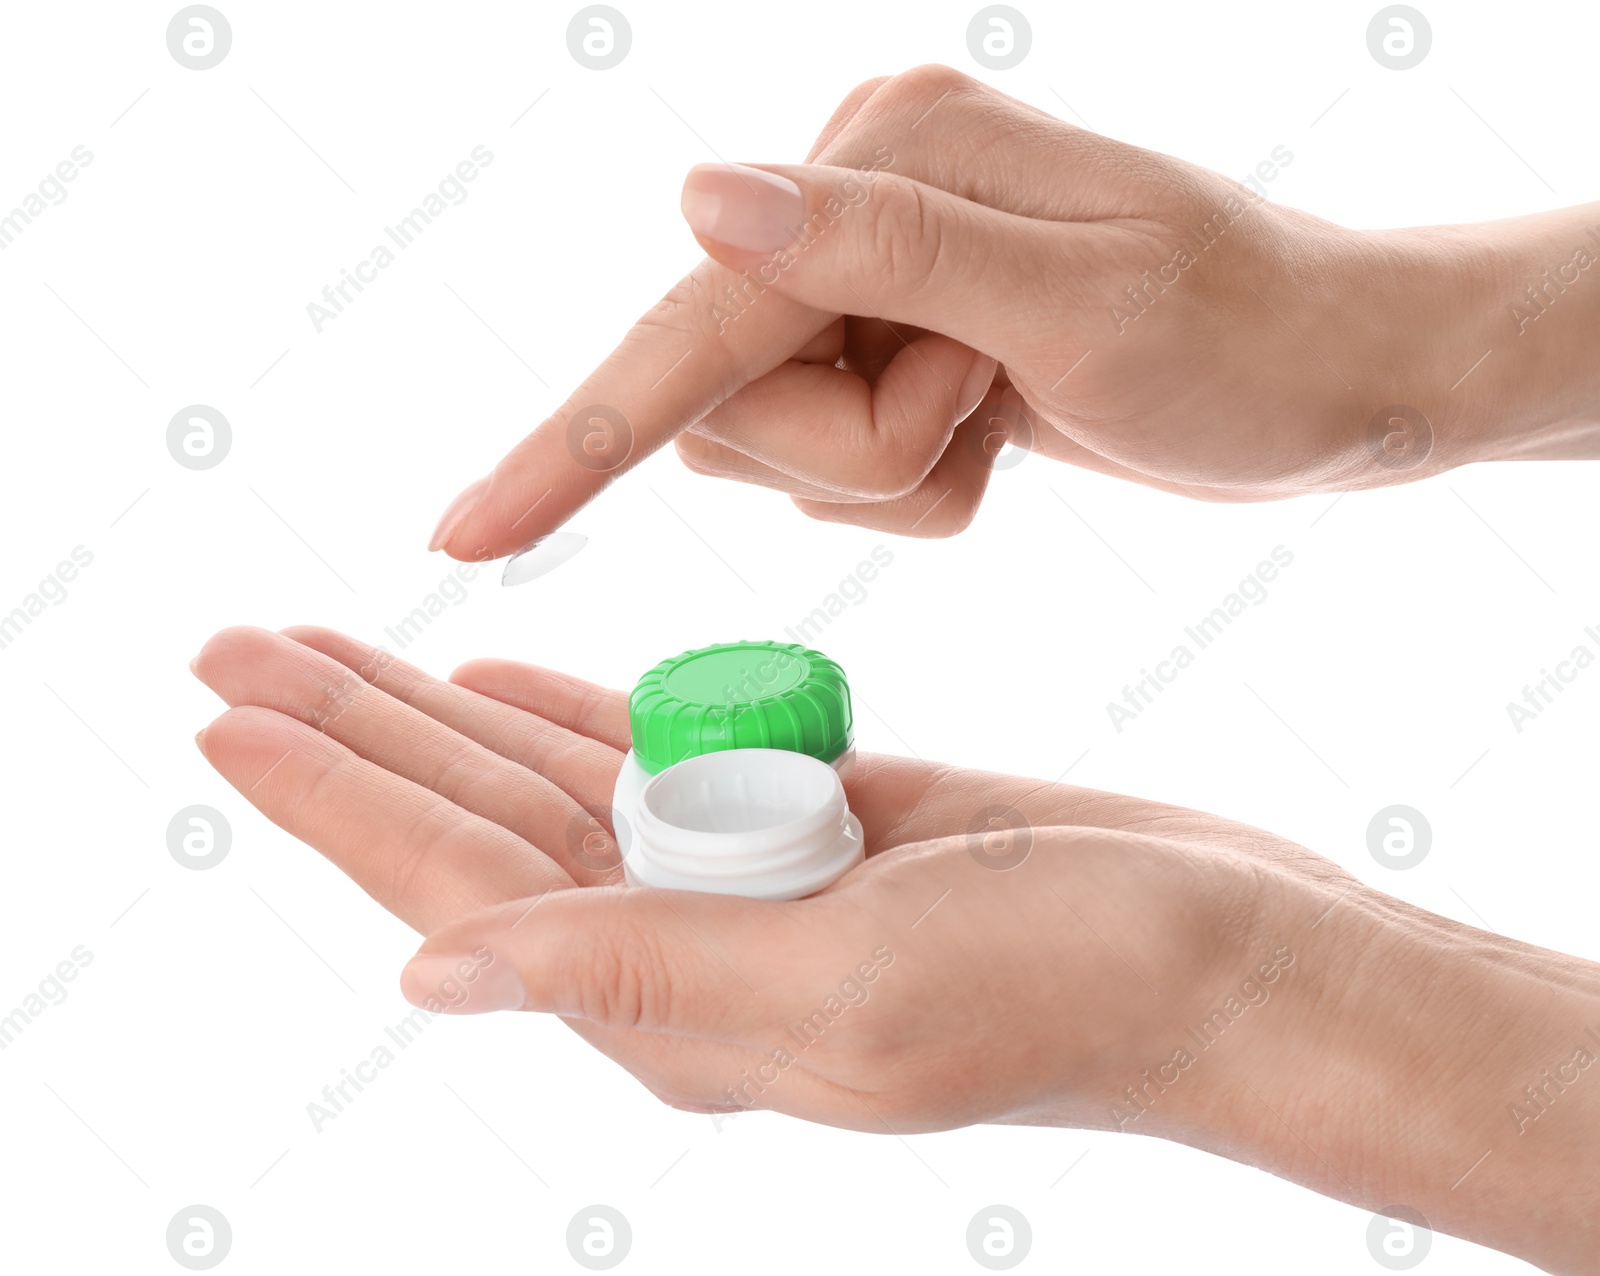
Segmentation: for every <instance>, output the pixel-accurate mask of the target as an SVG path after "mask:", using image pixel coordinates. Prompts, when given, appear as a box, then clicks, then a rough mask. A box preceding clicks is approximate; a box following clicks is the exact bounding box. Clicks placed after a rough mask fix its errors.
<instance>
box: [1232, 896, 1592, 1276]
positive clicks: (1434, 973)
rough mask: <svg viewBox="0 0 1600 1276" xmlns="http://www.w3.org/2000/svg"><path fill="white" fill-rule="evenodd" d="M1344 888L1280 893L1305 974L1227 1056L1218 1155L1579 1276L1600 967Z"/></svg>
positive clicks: (1285, 928) (1586, 1213)
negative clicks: (1252, 1039) (1245, 1044)
mask: <svg viewBox="0 0 1600 1276" xmlns="http://www.w3.org/2000/svg"><path fill="white" fill-rule="evenodd" d="M1341 890H1342V888H1334V889H1329V888H1320V889H1319V890H1318V891H1316V892H1307V891H1305V890H1304V888H1301V887H1299V885H1298V884H1294V885H1289V886H1285V887H1283V888H1282V891H1281V893H1282V894H1283V896H1284V897H1285V900H1284V907H1283V908H1281V909H1280V910H1278V911H1277V912H1276V914H1275V917H1276V920H1275V923H1274V925H1275V926H1276V927H1277V928H1278V929H1279V930H1281V931H1282V932H1283V933H1284V934H1285V935H1286V936H1289V935H1293V936H1294V937H1293V938H1286V939H1285V940H1284V942H1285V943H1287V944H1288V945H1289V946H1290V947H1291V948H1293V949H1294V951H1295V953H1296V964H1297V967H1298V969H1297V970H1296V971H1295V974H1296V975H1297V977H1298V978H1297V979H1296V980H1293V981H1286V982H1285V985H1284V988H1283V998H1282V1004H1281V1007H1280V1011H1281V1013H1280V1014H1279V1015H1277V1016H1275V1017H1274V1018H1272V1019H1271V1020H1270V1021H1265V1022H1268V1023H1270V1027H1271V1036H1270V1038H1264V1039H1263V1040H1262V1042H1261V1043H1260V1046H1259V1048H1257V1049H1255V1050H1252V1051H1251V1052H1249V1053H1248V1054H1245V1053H1243V1052H1241V1053H1240V1054H1238V1055H1237V1056H1235V1057H1233V1058H1232V1059H1230V1060H1229V1065H1230V1071H1231V1073H1232V1075H1231V1076H1230V1077H1229V1078H1227V1082H1226V1083H1225V1084H1226V1087H1227V1089H1228V1090H1229V1091H1230V1093H1229V1094H1228V1096H1227V1097H1226V1098H1225V1099H1222V1100H1220V1102H1219V1103H1218V1104H1217V1107H1216V1109H1215V1110H1214V1111H1213V1113H1212V1114H1211V1119H1212V1128H1213V1130H1214V1131H1217V1132H1219V1133H1220V1135H1221V1137H1222V1138H1223V1139H1224V1140H1226V1141H1227V1142H1229V1143H1231V1144H1232V1147H1233V1149H1234V1150H1229V1148H1227V1147H1223V1148H1218V1149H1217V1150H1221V1151H1225V1152H1226V1153H1227V1154H1228V1155H1233V1156H1235V1157H1236V1158H1237V1159H1241V1160H1245V1161H1247V1162H1250V1163H1253V1164H1257V1165H1260V1166H1261V1167H1262V1168H1265V1169H1269V1170H1271V1171H1273V1172H1275V1173H1278V1174H1281V1175H1283V1176H1285V1177H1288V1178H1291V1179H1293V1180H1295V1181H1297V1182H1301V1183H1304V1184H1305V1185H1307V1186H1309V1187H1312V1188H1314V1189H1315V1190H1317V1191H1319V1192H1324V1193H1326V1194H1328V1195H1331V1196H1335V1197H1339V1198H1340V1199H1343V1200H1346V1201H1349V1202H1350V1203H1352V1204H1355V1205H1357V1206H1359V1207H1361V1208H1365V1209H1370V1210H1373V1211H1380V1210H1383V1209H1385V1208H1387V1207H1392V1206H1406V1207H1409V1208H1410V1209H1412V1210H1416V1211H1419V1212H1420V1213H1421V1214H1422V1216H1423V1217H1425V1218H1426V1219H1427V1220H1428V1222H1429V1224H1430V1225H1431V1226H1432V1228H1433V1229H1434V1230H1436V1231H1441V1232H1447V1233H1450V1234H1453V1235H1457V1236H1462V1237H1465V1238H1467V1239H1470V1240H1474V1241H1477V1242H1479V1243H1482V1244H1485V1245H1490V1246H1494V1247H1497V1248H1500V1249H1504V1250H1507V1251H1508V1252H1513V1253H1517V1254H1519V1255H1520V1256H1522V1257H1524V1258H1528V1259H1529V1260H1531V1261H1533V1262H1536V1263H1539V1264H1541V1265H1543V1266H1546V1267H1548V1268H1550V1269H1551V1270H1555V1271H1568V1270H1586V1268H1585V1267H1584V1264H1585V1263H1592V1261H1593V1255H1594V1254H1595V1253H1597V1252H1600V1221H1597V1206H1600V1188H1597V1187H1596V1180H1595V1178H1594V1174H1593V1148H1594V1146H1595V1143H1596V1140H1597V1139H1600V968H1597V967H1595V966H1594V965H1592V964H1591V963H1587V962H1582V961H1579V960H1577V959H1573V958H1567V957H1562V956H1560V955H1558V954H1554V953H1549V952H1545V951H1543V950H1540V949H1536V948H1532V947H1530V946H1527V945H1522V944H1517V943H1514V942H1512V941H1507V940H1503V939H1500V938H1499V937H1497V936H1493V935H1488V934H1485V933H1484V932H1481V931H1477V930H1474V929H1472V928H1470V927H1466V926H1461V925H1459V924H1457V923H1453V922H1450V921H1447V920H1445V919H1442V918H1439V917H1436V916H1433V915H1431V914H1427V913H1424V912H1422V911H1421V910H1417V909H1413V908H1411V907H1409V906H1407V905H1404V904H1402V903H1400V902H1398V901H1396V900H1394V899H1391V898H1389V897H1386V896H1384V895H1382V894H1380V893H1378V892H1376V891H1373V890H1371V889H1370V888H1367V887H1365V886H1360V885H1356V886H1353V887H1351V888H1350V889H1349V891H1348V893H1344V894H1341ZM1311 895H1314V896H1315V898H1309V897H1308V896H1311ZM1292 896H1300V898H1290V897H1292ZM1213 1137H1215V1136H1213ZM1533 1220H1537V1224H1535V1223H1534V1222H1533Z"/></svg>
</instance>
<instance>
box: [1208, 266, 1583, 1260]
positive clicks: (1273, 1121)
mask: <svg viewBox="0 0 1600 1276" xmlns="http://www.w3.org/2000/svg"><path fill="white" fill-rule="evenodd" d="M1597 282H1600V281H1597ZM1284 894H1285V896H1286V901H1285V908H1284V910H1283V911H1282V912H1274V913H1273V914H1272V915H1273V916H1274V922H1273V923H1272V931H1273V933H1281V934H1282V935H1283V936H1284V940H1283V942H1285V943H1288V944H1289V945H1290V946H1291V947H1292V949H1293V950H1294V953H1295V965H1294V967H1293V968H1292V970H1291V971H1290V972H1288V974H1287V976H1286V977H1285V978H1284V979H1283V981H1282V985H1281V988H1280V989H1279V991H1278V1002H1279V1004H1278V1007H1277V1010H1276V1012H1275V1013H1273V1014H1270V1015H1269V1014H1268V1013H1267V1012H1268V1011H1270V1010H1271V1007H1270V1006H1266V1007H1263V1010H1262V1015H1261V1020H1260V1024H1259V1032H1258V1033H1257V1034H1256V1036H1255V1037H1254V1039H1253V1040H1251V1039H1247V1040H1241V1041H1240V1042H1239V1046H1240V1047H1241V1048H1239V1049H1237V1050H1234V1051H1231V1052H1226V1051H1220V1050H1219V1051H1218V1054H1219V1056H1220V1058H1219V1060H1218V1063H1219V1064H1220V1065H1221V1066H1218V1067H1216V1068H1215V1069H1214V1072H1213V1075H1212V1076H1211V1077H1210V1078H1209V1079H1208V1081H1207V1082H1206V1085H1205V1089H1204V1091H1203V1092H1201V1093H1200V1094H1197V1097H1199V1098H1201V1099H1203V1104H1204V1111H1203V1114H1202V1118H1203V1120H1204V1121H1205V1122H1206V1123H1207V1128H1206V1129H1205V1130H1204V1131H1203V1132H1201V1131H1199V1130H1198V1129H1197V1130H1196V1131H1195V1132H1194V1136H1193V1137H1191V1136H1190V1135H1189V1134H1188V1133H1185V1132H1181V1131H1180V1132H1178V1134H1177V1137H1184V1138H1185V1139H1186V1141H1190V1142H1195V1143H1199V1144H1201V1145H1202V1146H1209V1147H1211V1148H1212V1149H1213V1150H1216V1151H1219V1152H1222V1153H1224V1154H1225V1155H1230V1156H1234V1157H1235V1158H1236V1159H1239V1160H1243V1161H1246V1162H1249V1163H1251V1164H1256V1165H1259V1166H1261V1167H1262V1168H1264V1169H1268V1170H1271V1171H1272V1172H1274V1173H1277V1174H1280V1175H1282V1176H1284V1177H1286V1178H1290V1179H1293V1180H1295V1181H1297V1182H1300V1183H1303V1184H1305V1185H1306V1186H1308V1187H1311V1188H1313V1189H1315V1190H1317V1191H1319V1192H1324V1193H1326V1194H1328V1195H1330V1196H1335V1197H1338V1198H1340V1199H1343V1200H1346V1201H1349V1202H1351V1203H1352V1204H1355V1205H1358V1206H1360V1207H1361V1208H1364V1209H1370V1210H1373V1211H1375V1212H1377V1211H1381V1210H1384V1209H1386V1208H1389V1207H1395V1206H1405V1207H1409V1208H1410V1209H1412V1210H1416V1211H1419V1212H1420V1213H1421V1215H1422V1216H1423V1217H1424V1218H1426V1219H1427V1220H1428V1222H1429V1223H1430V1224H1431V1226H1432V1228H1433V1230H1435V1231H1440V1232H1447V1233H1450V1234H1453V1235H1457V1236H1462V1237H1466V1238H1468V1239H1470V1240H1474V1241H1477V1242H1479V1243H1481V1244H1485V1245H1490V1246H1493V1247H1495V1248H1498V1249H1503V1250H1506V1251H1507V1252H1510V1253H1514V1254H1517V1255H1519V1256H1521V1257H1524V1258H1527V1259H1528V1260H1530V1261H1532V1262H1535V1263H1538V1264H1540V1265H1542V1266H1544V1267H1547V1268H1548V1269H1550V1270H1552V1271H1559V1272H1582V1271H1594V1270H1600V1168H1597V1167H1600V967H1596V966H1595V965H1594V964H1592V963H1589V962H1584V961H1580V960H1578V959H1576V958H1570V957H1564V956H1561V955H1559V954H1555V953H1550V952H1547V951H1544V950H1541V949H1536V948H1533V947H1531V946H1528V945H1524V944H1519V943H1516V942H1514V941H1510V940H1505V939H1501V938H1499V937H1498V936H1495V935H1491V934H1487V933H1485V932H1482V931H1478V930H1474V929H1472V928H1470V927H1466V926H1461V925H1459V924H1457V923H1454V922H1450V921H1447V920H1445V919H1442V918H1439V917H1436V916H1433V915H1431V914H1428V913H1425V912H1422V911H1421V910H1418V909H1414V908H1411V907H1409V906H1407V905H1404V904H1401V903H1400V902H1398V901H1396V900H1393V899H1390V898H1388V897H1386V896H1384V895H1381V894H1380V893H1378V892H1376V891H1373V890H1370V889H1369V888H1367V887H1364V886H1355V887H1353V888H1351V889H1350V890H1349V891H1348V893H1347V894H1344V895H1339V894H1336V893H1332V892H1330V893H1329V894H1328V895H1327V896H1321V895H1318V896H1317V897H1316V898H1302V896H1303V894H1304V893H1303V892H1302V891H1301V890H1300V889H1299V888H1298V887H1297V888H1295V889H1293V890H1286V891H1285V892H1284ZM1288 896H1294V898H1293V900H1292V901H1289V900H1288V899H1287V897H1288Z"/></svg>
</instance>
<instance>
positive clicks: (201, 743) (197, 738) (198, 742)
mask: <svg viewBox="0 0 1600 1276" xmlns="http://www.w3.org/2000/svg"><path fill="white" fill-rule="evenodd" d="M194 747H195V748H197V749H199V750H200V752H201V753H204V752H205V751H206V729H205V728H204V727H201V728H200V730H198V731H196V732H195V733H194Z"/></svg>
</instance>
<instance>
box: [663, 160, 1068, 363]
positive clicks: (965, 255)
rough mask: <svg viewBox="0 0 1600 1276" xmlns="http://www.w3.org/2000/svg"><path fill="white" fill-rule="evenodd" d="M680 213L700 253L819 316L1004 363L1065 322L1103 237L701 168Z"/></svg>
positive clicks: (897, 187) (893, 178) (785, 170)
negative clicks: (923, 335)
mask: <svg viewBox="0 0 1600 1276" xmlns="http://www.w3.org/2000/svg"><path fill="white" fill-rule="evenodd" d="M682 208H683V215H684V217H685V219H686V220H687V221H688V223H689V227H690V229H691V230H693V232H694V235H695V238H696V239H697V240H699V242H700V245H701V247H703V248H704V249H705V250H706V252H707V253H708V254H709V255H710V256H712V257H713V258H715V259H716V260H717V261H718V262H720V263H721V264H723V265H724V266H727V267H728V268H730V269H732V270H735V271H738V272H740V274H741V277H742V279H741V282H740V283H739V284H738V285H737V286H736V290H737V291H738V292H739V293H741V294H743V298H744V299H747V300H754V299H755V298H756V297H759V295H760V293H762V292H763V291H765V290H766V289H769V288H770V289H772V290H774V291H776V292H779V293H782V294H783V295H785V296H788V297H791V298H793V299H795V300H797V301H800V302H803V303H804V304H806V305H808V306H811V307H814V308H815V309H818V310H823V311H829V312H832V313H835V314H853V315H868V316H873V317H876V318H879V319H887V320H891V321H894V322H899V323H907V324H914V325H915V326H917V327H920V328H928V329H931V330H933V331H935V332H942V333H944V334H945V335H947V336H951V337H954V338H956V339H957V340H958V341H962V342H965V343H966V344H967V345H969V346H972V347H973V348H974V349H977V350H982V351H983V352H984V353H986V354H992V355H995V356H996V357H998V358H1000V359H1001V360H1002V361H1004V360H1005V359H1006V357H1007V350H1008V348H1014V347H1015V346H1019V345H1020V344H1021V343H1022V342H1023V341H1024V340H1025V339H1026V338H1027V337H1028V336H1029V335H1030V334H1031V333H1036V330H1037V327H1038V324H1039V321H1040V318H1041V316H1047V315H1056V314H1059V313H1060V311H1061V307H1062V297H1063V296H1070V295H1071V292H1070V291H1069V290H1068V289H1066V288H1065V287H1064V286H1063V285H1064V283H1065V281H1066V280H1067V279H1069V278H1071V277H1073V276H1076V277H1078V278H1080V279H1081V278H1082V275H1083V273H1084V267H1085V264H1086V262H1087V258H1088V255H1089V251H1090V249H1091V246H1092V237H1093V236H1094V235H1095V228H1094V227H1093V226H1092V225H1083V224H1078V223H1072V222H1053V221H1043V220H1038V219H1035V218H1030V217H1019V216H1016V215H1015V214H1012V213H1006V212H1002V211H1000V210H998V209H994V208H989V207H987V206H985V205H983V204H976V203H973V202H972V201H970V200H965V199H962V198H960V197H959V196H957V195H952V194H950V192H948V191H945V190H941V189H940V188H938V187H936V186H929V185H926V184H924V183H922V182H917V181H913V180H911V179H910V178H907V177H902V176H900V175H899V174H897V173H890V172H886V171H882V170H872V169H863V170H858V169H853V168H831V167H828V166H825V165H820V164H794V165H772V166H770V167H766V168H751V167H748V166H747V165H743V164H697V165H695V166H694V167H693V168H692V169H690V170H689V175H688V177H687V178H686V179H685V181H684V184H683V199H682Z"/></svg>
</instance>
